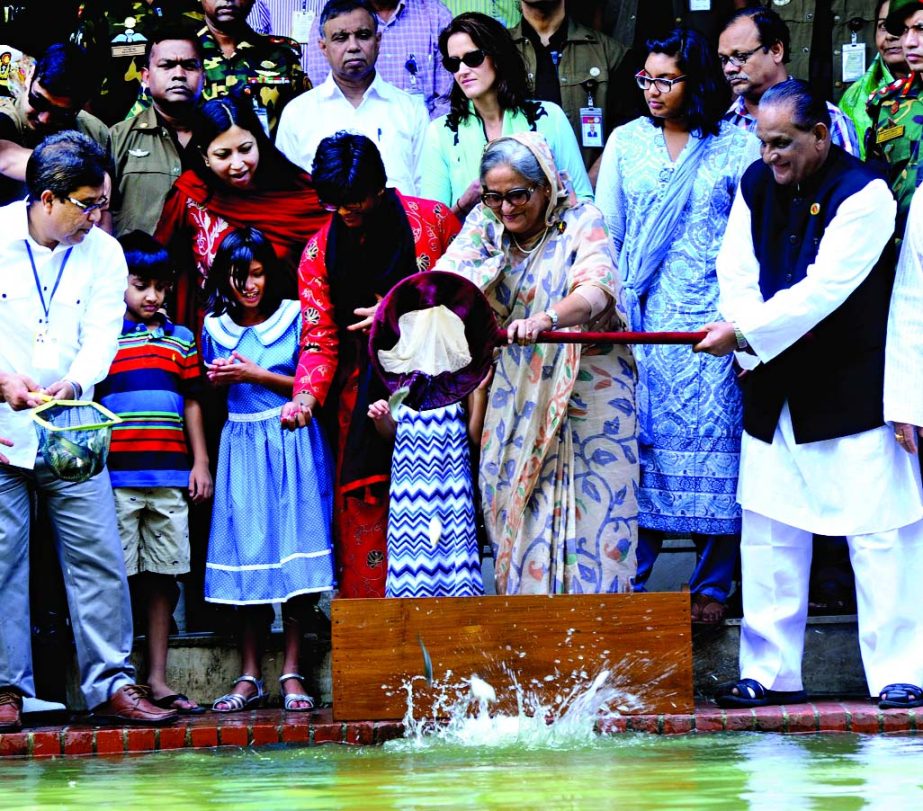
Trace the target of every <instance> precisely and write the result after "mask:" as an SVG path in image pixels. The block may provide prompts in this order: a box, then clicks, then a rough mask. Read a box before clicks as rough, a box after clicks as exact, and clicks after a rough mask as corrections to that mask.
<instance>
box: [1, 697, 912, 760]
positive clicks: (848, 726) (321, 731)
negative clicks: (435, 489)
mask: <svg viewBox="0 0 923 811" xmlns="http://www.w3.org/2000/svg"><path fill="white" fill-rule="evenodd" d="M921 719H923V712H921ZM918 726H920V727H923V724H920V723H918V718H917V713H916V712H915V711H914V710H884V711H883V710H880V709H878V707H877V706H876V705H874V704H872V703H870V702H861V701H824V702H813V703H809V704H796V705H789V706H780V707H759V708H757V709H749V710H722V709H720V708H718V707H715V706H714V705H711V704H704V705H701V706H699V707H698V708H696V711H695V712H693V713H687V714H679V715H629V716H622V717H620V718H613V719H606V720H604V721H600V722H599V724H598V725H597V728H598V731H599V732H600V733H601V734H603V735H614V734H619V733H624V732H644V733H653V734H658V735H683V734H690V733H709V732H776V733H785V734H799V733H818V732H853V733H858V734H886V733H896V732H902V733H916V732H917V730H918ZM403 734H404V725H403V724H402V723H401V722H400V721H351V722H346V723H340V722H336V721H333V720H332V717H331V713H330V710H321V711H318V712H313V713H309V714H308V713H306V714H305V715H304V716H301V717H299V716H297V715H295V714H293V713H285V712H283V711H280V710H255V711H252V712H249V713H237V714H234V715H233V716H221V715H217V714H214V713H212V714H208V715H204V716H196V717H191V718H184V719H182V720H181V722H180V723H178V724H176V725H175V726H170V727H161V728H160V729H152V728H147V727H125V728H118V727H110V728H105V727H101V728H94V727H91V726H86V725H81V724H71V725H68V726H63V727H53V728H52V727H36V728H34V729H26V730H24V731H22V732H13V733H5V734H0V758H3V757H34V758H42V757H59V756H62V755H67V756H78V755H117V754H127V753H134V752H154V751H165V750H168V749H202V748H213V747H218V746H236V747H243V746H267V745H271V744H289V743H290V744H300V745H309V746H318V745H321V744H326V743H338V744H352V745H363V746H369V745H375V744H382V743H384V742H385V741H388V740H392V739H394V738H399V737H401V736H402V735H403Z"/></svg>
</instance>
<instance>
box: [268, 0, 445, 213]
mask: <svg viewBox="0 0 923 811" xmlns="http://www.w3.org/2000/svg"><path fill="white" fill-rule="evenodd" d="M320 31H321V33H322V38H321V40H320V50H321V52H322V53H323V54H324V56H325V57H326V58H327V62H328V63H329V64H330V74H329V75H328V76H327V78H326V79H325V80H324V82H323V83H322V84H321V85H320V86H318V87H315V88H314V89H313V90H309V91H308V92H307V93H304V94H302V95H301V96H299V97H298V98H296V99H293V100H292V101H291V102H290V103H289V105H288V106H287V107H286V108H285V110H283V112H282V120H281V122H280V123H279V131H278V133H277V135H276V146H278V147H279V149H280V150H282V152H283V153H285V155H286V157H288V159H289V160H291V161H292V162H293V163H297V164H298V165H299V166H301V167H302V168H303V169H304V170H305V171H306V172H310V171H311V167H312V164H313V163H314V153H315V152H316V151H317V145H318V144H319V143H320V142H321V141H322V140H323V139H324V138H326V137H328V136H330V135H333V134H335V133H336V132H338V131H340V130H347V131H349V132H354V133H356V134H358V135H365V136H366V137H367V138H369V139H370V140H372V141H373V142H374V143H375V145H376V146H377V147H378V151H379V152H380V153H381V157H382V160H384V163H385V171H386V172H387V173H388V185H390V186H394V187H396V188H397V189H398V191H400V192H401V193H403V194H406V195H410V196H415V195H416V194H417V193H418V190H419V185H420V176H419V165H420V151H421V149H422V148H423V138H424V136H425V134H426V128H427V125H428V124H429V115H428V114H427V111H426V108H425V107H424V105H423V103H422V100H421V99H420V98H419V97H414V96H412V95H411V94H409V93H405V92H404V91H403V90H400V89H398V88H396V87H394V86H393V85H390V84H388V83H387V82H386V81H385V80H384V79H382V78H381V76H380V75H379V74H378V73H377V72H376V70H375V61H376V60H377V59H378V47H379V45H380V44H381V32H380V31H378V18H377V17H376V16H375V13H374V11H373V10H372V8H371V6H369V4H368V2H367V0H330V2H329V3H327V5H326V6H324V10H323V11H322V12H321V16H320Z"/></svg>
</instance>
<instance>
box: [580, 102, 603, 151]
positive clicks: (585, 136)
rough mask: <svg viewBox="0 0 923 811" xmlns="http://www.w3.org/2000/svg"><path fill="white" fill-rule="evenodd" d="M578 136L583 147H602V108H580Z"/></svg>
mask: <svg viewBox="0 0 923 811" xmlns="http://www.w3.org/2000/svg"><path fill="white" fill-rule="evenodd" d="M580 134H581V139H580V140H581V143H582V145H583V146H597V147H601V146H602V145H603V111H602V107H581V108H580Z"/></svg>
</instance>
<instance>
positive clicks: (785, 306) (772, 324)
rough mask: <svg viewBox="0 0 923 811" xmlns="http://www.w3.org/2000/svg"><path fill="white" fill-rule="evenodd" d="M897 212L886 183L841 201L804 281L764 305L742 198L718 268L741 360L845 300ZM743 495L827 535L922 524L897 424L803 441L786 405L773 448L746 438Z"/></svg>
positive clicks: (789, 338)
mask: <svg viewBox="0 0 923 811" xmlns="http://www.w3.org/2000/svg"><path fill="white" fill-rule="evenodd" d="M920 207H921V208H923V206H920ZM895 211H896V204H895V202H894V198H893V196H892V194H891V191H890V190H889V189H888V186H887V184H885V182H884V181H883V180H875V181H873V182H871V183H869V184H868V186H866V187H865V188H864V189H862V190H861V191H859V192H857V193H856V194H853V195H852V196H851V197H849V198H847V199H846V200H845V201H844V202H843V203H842V204H841V205H840V207H839V209H838V211H837V215H836V216H835V217H834V219H833V221H832V222H831V223H830V225H829V226H828V227H827V230H826V232H825V234H824V237H823V239H822V240H821V243H820V247H819V249H818V252H817V257H816V260H815V262H814V264H813V265H811V266H810V267H809V268H808V271H807V276H806V278H804V279H802V280H801V281H800V282H798V283H796V284H794V285H792V287H790V288H788V289H786V290H780V291H779V292H778V293H776V294H775V295H774V296H772V297H771V298H770V299H769V300H764V299H763V295H762V293H761V291H760V287H759V262H758V260H757V258H756V255H755V253H754V250H753V242H752V237H751V225H750V209H749V207H748V206H747V204H746V201H745V200H744V198H743V197H742V195H741V194H740V193H738V195H737V199H736V200H735V202H734V205H733V207H732V209H731V214H730V218H729V220H728V227H727V231H726V234H725V239H724V243H723V244H722V247H721V252H720V253H719V255H718V260H717V271H718V280H719V283H720V286H721V297H720V302H719V308H720V310H721V313H722V314H723V316H724V317H725V318H726V319H727V320H729V321H733V322H734V323H735V324H736V325H737V326H738V327H739V329H740V330H741V332H742V333H743V334H744V336H745V337H746V339H747V341H748V342H749V344H750V346H751V348H752V349H753V351H754V352H755V353H756V357H755V358H754V356H753V355H749V354H743V353H742V354H741V355H740V359H741V361H742V364H743V365H744V366H749V367H750V368H752V367H753V366H754V365H755V363H756V362H759V361H762V362H768V361H770V360H772V359H773V358H775V357H776V356H778V355H779V354H780V353H782V352H783V351H784V350H786V349H787V348H788V347H790V346H791V345H792V344H794V343H795V342H796V341H797V340H798V339H799V338H801V337H802V336H803V335H804V334H805V333H807V332H808V331H809V330H811V329H812V328H813V327H815V326H816V325H817V324H818V323H819V322H820V321H822V320H823V319H824V318H826V317H827V316H828V315H830V314H831V313H832V312H833V311H834V310H836V309H837V308H838V307H839V306H840V305H841V304H842V303H843V302H844V301H846V299H847V298H848V296H849V295H850V294H851V293H852V292H853V291H854V290H855V289H856V288H857V287H858V286H859V285H860V284H861V283H862V281H863V280H864V279H865V278H866V276H868V274H869V272H870V271H871V269H872V268H873V267H874V265H875V263H876V262H877V261H878V258H879V256H880V255H881V252H882V250H883V249H884V247H885V245H886V243H887V241H888V239H890V237H891V233H892V231H893V227H894V217H895ZM917 261H919V257H918V258H917ZM917 284H918V285H919V284H920V282H919V281H917ZM895 298H896V297H895ZM920 313H921V310H920V309H917V310H916V313H915V317H916V319H917V321H919V320H920V318H921V315H920ZM917 340H918V341H919V340H921V339H920V338H919V337H918V338H917ZM889 359H890V356H889ZM916 388H917V390H918V392H919V390H920V389H921V387H920V386H917V387H916ZM737 497H738V501H739V502H740V504H741V506H742V507H743V508H744V509H745V510H750V511H752V512H756V513H760V514H761V515H765V516H767V517H769V518H772V519H774V520H776V521H780V522H782V523H785V524H788V525H790V526H793V527H798V528H799V529H804V530H808V531H809V532H814V533H818V534H822V535H861V534H867V533H872V532H883V531H887V530H891V529H896V528H898V527H903V526H907V525H908V524H911V523H913V522H915V521H918V520H920V519H921V518H923V493H921V486H920V473H919V466H918V465H917V463H916V459H914V458H913V457H911V456H910V454H908V453H906V452H905V451H904V450H902V449H901V447H900V446H899V445H898V443H897V442H896V441H895V439H894V431H893V429H892V428H891V427H889V426H887V425H885V426H882V427H881V428H876V429H873V430H871V431H864V432H862V433H858V434H853V435H851V436H847V437H841V438H838V439H829V440H822V441H819V442H809V443H803V444H800V445H799V444H796V443H795V439H794V432H793V428H792V423H791V415H790V413H789V410H788V405H787V404H786V406H785V408H784V409H783V411H782V414H781V416H780V418H779V424H778V425H777V426H776V431H775V435H774V436H773V441H772V442H771V443H767V442H763V441H762V440H759V439H756V438H755V437H752V436H750V435H749V434H747V433H746V432H745V433H744V436H743V442H742V444H741V463H740V479H739V483H738V491H737Z"/></svg>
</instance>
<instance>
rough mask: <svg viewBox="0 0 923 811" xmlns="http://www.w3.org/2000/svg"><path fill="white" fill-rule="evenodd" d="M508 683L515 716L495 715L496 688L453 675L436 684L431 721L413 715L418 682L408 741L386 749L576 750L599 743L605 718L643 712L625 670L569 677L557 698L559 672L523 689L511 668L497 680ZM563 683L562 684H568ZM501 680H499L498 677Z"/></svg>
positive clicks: (503, 693)
mask: <svg viewBox="0 0 923 811" xmlns="http://www.w3.org/2000/svg"><path fill="white" fill-rule="evenodd" d="M497 676H498V677H499V678H502V679H504V680H505V681H507V682H508V684H507V685H505V686H504V687H501V688H500V699H501V701H502V700H504V699H506V701H504V703H506V704H507V705H509V704H512V703H515V706H516V712H515V713H510V712H503V711H497V710H496V709H495V710H494V711H492V710H491V705H496V704H497V703H498V698H497V689H496V688H495V687H494V686H493V685H492V684H490V683H489V682H487V681H485V680H484V679H483V678H481V677H480V676H478V675H477V674H472V675H471V676H470V677H468V678H460V679H456V678H454V677H453V674H452V672H451V671H448V672H447V673H446V675H445V678H444V679H442V680H435V681H433V683H432V688H433V691H434V700H433V703H432V709H431V711H430V712H429V714H428V715H426V716H421V717H419V718H416V717H414V709H415V707H414V700H413V697H414V686H415V685H416V684H418V683H419V682H422V681H424V679H423V677H422V676H415V677H413V678H412V679H409V680H407V681H405V682H404V684H403V685H402V688H403V690H404V692H405V693H406V695H407V711H406V713H405V715H404V729H405V732H404V739H403V740H398V741H389V742H388V743H387V744H386V746H387V747H390V748H394V749H398V750H405V751H406V750H411V751H417V750H422V749H428V748H432V747H434V746H444V745H455V746H462V747H469V746H470V747H480V748H491V749H497V748H505V747H513V748H520V749H539V748H541V749H547V748H551V749H573V748H579V747H583V746H586V745H589V744H592V743H593V742H594V741H596V740H597V734H596V728H597V724H598V723H599V722H600V721H601V720H605V719H608V718H613V717H617V716H619V715H621V714H622V713H625V712H635V711H638V710H641V709H643V706H644V705H643V702H642V701H641V699H640V697H639V696H637V695H635V694H632V693H630V692H628V691H626V690H625V689H621V688H620V687H619V684H618V682H619V678H618V671H617V670H614V669H609V668H603V669H601V670H600V671H599V672H598V673H596V675H595V676H593V677H592V678H591V677H590V676H589V675H588V674H587V673H586V671H579V672H578V671H573V672H571V673H570V679H569V680H568V681H569V682H570V683H571V687H570V688H569V689H567V690H563V691H561V692H558V693H557V694H553V695H550V693H551V691H550V690H549V689H548V688H549V682H555V681H557V680H558V679H561V678H562V674H561V673H559V672H557V671H556V672H555V673H554V674H551V675H549V676H548V677H546V679H543V680H533V684H532V688H533V689H530V688H528V687H523V686H522V685H521V684H520V683H519V680H518V678H517V676H516V673H515V672H514V671H513V670H512V669H511V668H509V667H508V666H506V665H503V666H501V668H500V672H499V673H498V674H497ZM562 680H563V679H562ZM494 681H495V682H496V679H494Z"/></svg>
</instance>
